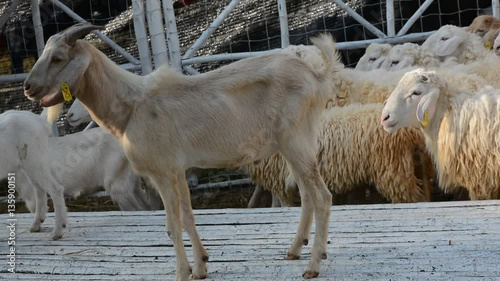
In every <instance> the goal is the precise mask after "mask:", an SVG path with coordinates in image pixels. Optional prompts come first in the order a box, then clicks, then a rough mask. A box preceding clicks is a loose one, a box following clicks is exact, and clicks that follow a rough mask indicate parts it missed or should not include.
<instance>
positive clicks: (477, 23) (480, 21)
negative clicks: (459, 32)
mask: <svg viewBox="0 0 500 281" xmlns="http://www.w3.org/2000/svg"><path fill="white" fill-rule="evenodd" d="M496 21H498V19H497V18H495V17H494V16H492V15H480V16H477V17H475V18H474V20H473V21H472V23H471V24H470V25H469V26H468V27H467V28H466V31H468V32H472V33H475V34H477V35H479V36H480V37H483V36H484V35H486V33H488V31H489V30H490V29H491V25H492V24H493V23H494V22H496Z"/></svg>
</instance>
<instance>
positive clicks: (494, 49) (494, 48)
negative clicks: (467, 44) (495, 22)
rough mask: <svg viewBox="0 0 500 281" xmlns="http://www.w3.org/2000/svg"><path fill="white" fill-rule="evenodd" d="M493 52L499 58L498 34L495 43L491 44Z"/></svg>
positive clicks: (499, 34)
mask: <svg viewBox="0 0 500 281" xmlns="http://www.w3.org/2000/svg"><path fill="white" fill-rule="evenodd" d="M493 52H494V53H495V54H496V55H497V56H500V33H498V34H497V37H496V38H495V42H494V43H493Z"/></svg>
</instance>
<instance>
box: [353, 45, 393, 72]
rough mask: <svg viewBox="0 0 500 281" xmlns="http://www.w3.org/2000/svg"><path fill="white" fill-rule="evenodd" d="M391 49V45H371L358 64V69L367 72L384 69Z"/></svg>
mask: <svg viewBox="0 0 500 281" xmlns="http://www.w3.org/2000/svg"><path fill="white" fill-rule="evenodd" d="M391 48H392V47H391V45H389V44H379V43H372V44H370V45H369V46H368V47H367V48H366V50H365V54H364V55H363V56H362V57H361V58H360V59H359V61H358V63H357V64H356V69H357V70H363V71H365V70H372V69H377V68H380V67H382V64H383V63H384V61H385V59H386V57H387V54H388V53H389V51H390V50H391Z"/></svg>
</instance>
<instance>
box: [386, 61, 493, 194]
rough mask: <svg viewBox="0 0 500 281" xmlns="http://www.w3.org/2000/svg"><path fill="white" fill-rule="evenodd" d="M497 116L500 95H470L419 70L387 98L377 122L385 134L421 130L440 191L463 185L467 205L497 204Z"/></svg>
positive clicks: (487, 92) (488, 89) (489, 91)
mask: <svg viewBox="0 0 500 281" xmlns="http://www.w3.org/2000/svg"><path fill="white" fill-rule="evenodd" d="M499 116H500V91H499V90H494V89H493V88H492V87H486V88H483V89H482V90H481V91H479V93H477V94H474V93H472V92H468V91H464V90H463V89H460V88H456V87H454V85H450V84H448V83H446V81H445V80H444V79H443V78H441V77H440V76H439V75H438V74H437V73H435V72H433V71H427V72H426V71H423V70H422V69H418V70H415V71H411V72H408V73H407V74H405V75H404V76H403V78H402V79H401V81H400V83H399V84H398V86H397V87H396V89H395V90H394V91H393V92H392V94H391V95H390V96H389V98H388V99H387V104H386V105H385V107H384V109H383V111H382V116H381V122H382V125H383V127H384V129H385V130H386V131H387V132H389V133H393V132H395V131H397V130H398V129H400V128H404V127H413V126H420V127H421V128H422V131H423V133H424V136H425V141H426V146H427V149H428V150H429V152H430V153H431V155H432V157H433V160H434V164H435V166H436V170H437V173H438V179H439V183H440V185H441V186H442V187H443V189H444V191H445V192H449V191H452V190H453V189H455V188H458V187H460V186H463V187H465V188H466V189H467V190H468V191H469V196H470V198H471V199H472V200H478V199H500V162H499V161H498V160H499V159H500V134H499V133H498V132H499V131H500V117H499Z"/></svg>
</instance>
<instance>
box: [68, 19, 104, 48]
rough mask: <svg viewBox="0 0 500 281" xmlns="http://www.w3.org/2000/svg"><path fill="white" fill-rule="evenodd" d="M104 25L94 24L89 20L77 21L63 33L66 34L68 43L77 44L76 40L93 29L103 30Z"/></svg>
mask: <svg viewBox="0 0 500 281" xmlns="http://www.w3.org/2000/svg"><path fill="white" fill-rule="evenodd" d="M102 29H104V26H99V25H92V24H91V23H88V22H82V23H77V24H75V25H72V26H70V27H68V28H67V29H65V30H64V31H63V32H62V33H61V35H64V37H65V40H66V43H68V45H70V46H73V45H75V42H76V40H78V39H80V38H83V36H85V35H87V34H89V32H91V31H92V30H102Z"/></svg>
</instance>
